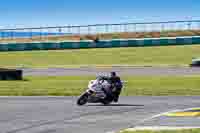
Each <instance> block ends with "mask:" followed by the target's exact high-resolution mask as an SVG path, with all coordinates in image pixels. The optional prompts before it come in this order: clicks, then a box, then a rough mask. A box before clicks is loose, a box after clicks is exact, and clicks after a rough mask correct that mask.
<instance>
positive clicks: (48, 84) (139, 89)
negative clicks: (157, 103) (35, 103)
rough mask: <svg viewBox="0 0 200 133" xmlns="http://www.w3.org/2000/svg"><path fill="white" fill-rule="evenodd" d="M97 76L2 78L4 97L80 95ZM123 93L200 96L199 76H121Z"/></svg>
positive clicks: (125, 94) (1, 89) (133, 94)
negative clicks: (3, 79) (5, 79)
mask: <svg viewBox="0 0 200 133" xmlns="http://www.w3.org/2000/svg"><path fill="white" fill-rule="evenodd" d="M91 79H94V77H87V76H82V77H81V76H67V77H66V76H65V77H25V80H24V81H0V95H1V96H47V95H50V96H77V95H80V94H81V93H82V92H83V91H84V90H85V88H86V87H87V84H88V81H89V80H91ZM122 79H123V80H124V81H125V83H124V86H125V87H124V90H123V92H122V95H123V96H137V95H146V96H168V95H187V96H189V95H200V89H199V88H200V76H183V77H179V76H178V77H174V76H160V77H157V76H139V77H122Z"/></svg>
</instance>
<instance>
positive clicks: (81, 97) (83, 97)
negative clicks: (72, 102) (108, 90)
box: [77, 93, 88, 106]
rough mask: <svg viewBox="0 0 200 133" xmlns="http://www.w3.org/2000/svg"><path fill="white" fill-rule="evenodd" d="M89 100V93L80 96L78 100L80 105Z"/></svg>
mask: <svg viewBox="0 0 200 133" xmlns="http://www.w3.org/2000/svg"><path fill="white" fill-rule="evenodd" d="M87 101H88V94H87V93H85V94H83V95H81V96H80V97H79V99H78V100H77V105H79V106H82V105H85V104H86V103H87Z"/></svg>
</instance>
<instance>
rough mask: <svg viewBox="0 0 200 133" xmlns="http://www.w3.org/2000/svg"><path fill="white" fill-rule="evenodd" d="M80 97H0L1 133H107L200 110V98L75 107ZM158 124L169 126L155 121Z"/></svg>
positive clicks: (194, 122) (179, 123)
mask: <svg viewBox="0 0 200 133" xmlns="http://www.w3.org/2000/svg"><path fill="white" fill-rule="evenodd" d="M76 99H77V97H1V98H0V107H1V109H0V132H1V133H106V132H110V131H119V130H120V129H123V128H128V127H134V126H140V125H141V126H143V125H144V124H145V123H146V124H148V126H150V125H154V124H155V121H154V120H155V119H156V117H155V116H156V115H158V114H160V113H163V112H167V111H171V110H175V109H185V108H191V107H200V97H198V96H193V97H176V96H174V97H146V96H137V97H121V99H120V103H118V104H112V105H109V106H102V105H101V104H88V105H85V106H81V107H79V106H77V105H76ZM172 122H173V124H174V126H191V125H193V126H200V119H199V118H190V119H188V120H187V121H177V119H174V120H173V121H172ZM156 124H159V125H165V126H167V125H168V124H169V125H170V126H171V124H170V123H168V122H166V121H164V120H162V119H161V118H159V119H157V120H156Z"/></svg>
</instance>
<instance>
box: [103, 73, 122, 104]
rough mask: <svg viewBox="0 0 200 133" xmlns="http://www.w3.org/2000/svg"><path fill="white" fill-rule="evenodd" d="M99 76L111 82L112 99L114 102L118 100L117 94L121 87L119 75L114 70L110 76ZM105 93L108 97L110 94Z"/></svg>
mask: <svg viewBox="0 0 200 133" xmlns="http://www.w3.org/2000/svg"><path fill="white" fill-rule="evenodd" d="M101 78H102V79H103V80H107V81H108V82H110V83H111V90H112V94H113V100H114V102H118V99H119V95H120V93H121V90H122V87H123V86H122V82H121V79H120V77H119V76H117V74H116V72H111V73H110V76H103V77H101ZM105 93H106V92H105ZM106 94H107V96H108V97H109V96H110V94H108V93H106Z"/></svg>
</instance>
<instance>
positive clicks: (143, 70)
mask: <svg viewBox="0 0 200 133" xmlns="http://www.w3.org/2000/svg"><path fill="white" fill-rule="evenodd" d="M23 71H24V75H25V76H26V75H35V76H38V75H48V76H63V75H70V76H71V75H78V76H79V75H97V74H100V73H108V72H110V71H116V72H118V73H119V74H120V75H195V74H197V75H199V74H200V68H190V67H129V68H128V67H114V68H71V69H69V68H49V69H28V68H26V69H23Z"/></svg>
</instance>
